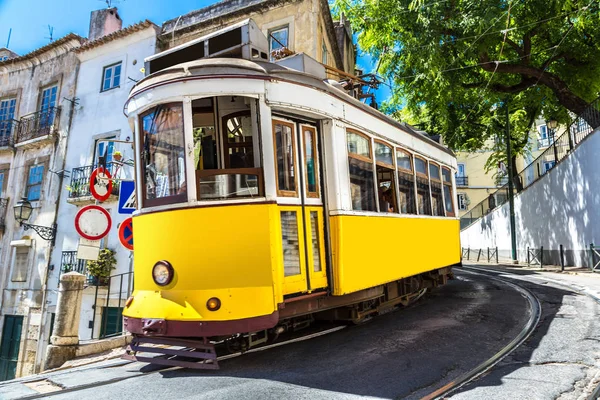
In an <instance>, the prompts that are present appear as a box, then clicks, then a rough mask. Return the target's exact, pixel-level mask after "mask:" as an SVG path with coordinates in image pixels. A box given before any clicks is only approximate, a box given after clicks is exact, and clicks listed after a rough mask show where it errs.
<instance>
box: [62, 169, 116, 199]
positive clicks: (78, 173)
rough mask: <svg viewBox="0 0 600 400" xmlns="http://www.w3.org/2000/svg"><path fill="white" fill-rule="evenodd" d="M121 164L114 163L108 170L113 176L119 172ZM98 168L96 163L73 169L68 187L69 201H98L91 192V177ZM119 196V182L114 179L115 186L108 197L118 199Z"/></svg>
mask: <svg viewBox="0 0 600 400" xmlns="http://www.w3.org/2000/svg"><path fill="white" fill-rule="evenodd" d="M118 168H119V165H117V164H112V165H111V166H110V167H109V168H108V170H109V172H110V173H111V176H113V177H114V176H115V175H116V174H117V173H118ZM94 169H96V166H95V165H86V166H85V167H78V168H73V170H72V171H71V183H70V184H69V186H68V187H67V190H69V196H68V198H67V202H68V203H71V204H76V205H81V204H91V203H94V202H95V201H96V199H94V197H93V196H92V193H91V192H90V177H91V175H92V172H93V171H94ZM118 197H119V184H118V181H116V180H113V186H112V191H111V195H110V197H109V198H108V201H110V200H116V199H117V198H118Z"/></svg>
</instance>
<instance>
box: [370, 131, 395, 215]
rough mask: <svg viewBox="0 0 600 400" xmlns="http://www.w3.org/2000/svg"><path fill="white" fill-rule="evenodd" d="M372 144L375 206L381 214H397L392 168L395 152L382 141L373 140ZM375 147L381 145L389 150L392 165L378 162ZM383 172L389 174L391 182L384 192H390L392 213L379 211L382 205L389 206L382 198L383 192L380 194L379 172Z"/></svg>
mask: <svg viewBox="0 0 600 400" xmlns="http://www.w3.org/2000/svg"><path fill="white" fill-rule="evenodd" d="M374 142H375V143H374V144H375V148H374V149H373V150H374V156H375V157H374V159H375V178H376V185H377V206H378V209H379V212H383V213H393V214H398V209H399V207H398V198H397V196H396V174H395V172H394V171H395V169H396V168H395V166H394V157H395V155H396V154H395V152H394V146H392V145H390V144H388V143H386V142H384V141H382V140H378V139H375V140H374ZM377 145H381V146H385V147H387V148H388V149H389V150H390V154H391V158H392V163H391V164H389V163H387V162H385V161H379V160H378V159H377ZM385 170H387V172H389V173H391V180H390V188H388V190H386V191H385V192H388V191H391V193H392V196H393V197H392V199H391V200H392V202H391V210H392V211H388V210H389V209H388V210H385V211H384V210H381V206H382V204H386V203H387V204H390V203H388V202H387V201H386V200H385V199H384V198H383V195H384V194H385V192H382V193H380V188H381V185H380V179H379V173H380V172H385Z"/></svg>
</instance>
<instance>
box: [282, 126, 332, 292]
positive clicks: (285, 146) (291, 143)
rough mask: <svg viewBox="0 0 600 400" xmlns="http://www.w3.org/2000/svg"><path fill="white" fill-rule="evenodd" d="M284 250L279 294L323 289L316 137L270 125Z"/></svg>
mask: <svg viewBox="0 0 600 400" xmlns="http://www.w3.org/2000/svg"><path fill="white" fill-rule="evenodd" d="M273 136H274V141H275V152H276V160H275V162H276V169H277V171H276V172H277V186H278V187H277V189H278V197H279V201H278V203H279V204H280V207H279V209H280V216H281V235H282V248H283V267H284V268H283V269H284V279H283V294H284V295H287V294H292V293H302V292H308V291H314V290H317V289H321V288H325V287H327V271H326V263H325V248H326V247H325V235H324V228H323V218H324V215H323V197H322V192H323V185H322V182H321V176H322V174H321V165H320V159H319V154H318V151H319V131H318V129H317V128H316V127H315V126H313V125H309V124H305V123H297V122H292V121H288V120H279V119H276V120H275V119H274V120H273Z"/></svg>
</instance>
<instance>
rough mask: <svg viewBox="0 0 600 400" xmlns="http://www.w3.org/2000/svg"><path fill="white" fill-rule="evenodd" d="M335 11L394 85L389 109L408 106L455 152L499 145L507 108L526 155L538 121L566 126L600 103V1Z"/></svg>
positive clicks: (346, 1)
mask: <svg viewBox="0 0 600 400" xmlns="http://www.w3.org/2000/svg"><path fill="white" fill-rule="evenodd" d="M334 9H336V11H337V12H343V13H344V14H345V15H346V17H347V18H348V19H349V20H350V21H351V23H352V26H353V28H354V30H355V31H356V32H358V43H359V46H360V47H361V49H363V50H364V51H366V52H368V53H369V54H371V55H372V56H373V57H375V58H376V59H378V60H379V63H380V67H379V73H380V74H382V75H384V76H385V77H387V78H389V79H391V80H392V81H393V82H394V85H393V95H392V98H391V100H390V101H389V102H388V104H386V105H384V107H387V110H393V109H394V107H396V106H397V105H399V104H405V105H406V107H407V108H408V110H409V112H410V113H411V114H412V116H413V118H415V119H416V120H418V121H419V122H420V125H421V127H422V128H423V129H426V130H427V131H428V132H430V133H432V134H441V135H442V136H443V137H444V140H445V142H446V143H447V144H448V145H449V146H450V147H452V148H454V149H459V150H474V149H479V148H481V147H482V146H483V145H484V143H485V142H486V141H487V140H488V139H490V138H493V137H495V136H497V135H503V134H504V131H505V129H506V126H505V121H506V105H507V104H508V105H509V110H510V124H511V126H510V128H511V139H512V141H513V146H514V148H515V150H516V152H517V153H519V152H523V151H524V149H525V148H526V145H527V138H528V134H529V129H530V126H531V124H532V123H533V121H534V119H535V118H536V117H538V116H539V115H544V117H545V118H546V119H549V118H552V119H556V120H557V121H559V122H560V123H562V124H567V123H569V121H570V120H571V119H572V114H575V115H578V114H581V112H582V111H583V110H584V109H585V107H586V105H587V103H589V102H590V101H592V100H594V99H595V98H596V97H597V96H598V94H599V93H600V12H599V1H598V0H592V1H591V2H590V0H441V1H440V0H335V2H334ZM496 61H498V62H496ZM404 113H405V114H406V110H404ZM497 150H498V151H499V152H501V151H502V149H500V148H498V149H497Z"/></svg>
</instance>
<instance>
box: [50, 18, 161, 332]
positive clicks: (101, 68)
mask: <svg viewBox="0 0 600 400" xmlns="http://www.w3.org/2000/svg"><path fill="white" fill-rule="evenodd" d="M120 22H121V20H120V18H119V15H118V13H117V10H116V9H114V8H112V9H105V10H99V11H94V12H93V13H92V18H91V21H90V38H89V41H88V42H86V43H85V44H83V45H82V46H81V47H79V48H78V49H77V50H76V51H75V52H76V53H77V57H78V58H79V60H80V67H79V73H78V85H77V90H76V93H75V97H77V102H78V103H77V106H76V107H75V113H74V116H73V121H72V129H71V134H70V136H69V142H68V150H67V155H66V167H65V169H66V170H67V171H69V172H70V176H69V178H65V184H64V185H63V187H62V195H61V200H60V204H59V215H58V227H59V228H58V234H57V239H56V247H55V249H54V251H53V253H52V263H53V264H54V265H55V268H54V270H53V271H52V273H51V274H50V278H49V285H54V286H53V287H56V286H57V285H58V282H59V278H60V274H61V273H63V272H64V271H69V270H76V271H78V272H81V273H83V274H86V273H87V271H86V261H85V260H78V259H77V248H78V243H79V240H80V236H79V235H78V234H77V232H76V231H75V229H74V220H75V215H76V214H77V212H78V211H79V210H80V209H81V207H82V206H84V205H87V204H93V203H94V202H95V199H94V198H93V197H92V196H91V194H90V192H89V182H90V174H91V172H92V170H93V169H95V168H96V166H97V165H98V163H99V156H105V157H106V166H107V168H108V169H109V171H110V172H111V173H112V175H113V177H116V178H117V179H118V180H133V167H131V166H128V165H127V163H126V161H130V162H132V160H133V134H132V130H131V128H130V126H129V124H128V121H127V118H126V117H125V116H124V114H123V105H124V104H125V101H126V100H127V96H128V94H129V90H130V89H131V87H132V86H133V84H134V83H135V81H137V80H139V79H141V78H142V77H143V76H144V73H143V70H142V68H143V67H144V58H145V57H148V56H149V55H152V54H154V52H155V44H156V35H157V33H158V32H159V28H158V27H157V26H156V25H154V24H153V23H152V22H150V21H147V20H146V21H143V22H140V23H138V24H135V25H133V26H130V27H128V28H124V29H120V28H121V24H120ZM115 29H116V30H115ZM111 139H113V140H115V142H113V141H111ZM117 141H127V142H130V143H131V144H126V143H119V142H117ZM117 151H119V152H120V153H121V155H122V157H123V159H122V160H121V163H119V162H118V161H117V160H116V158H118V157H117V156H116V152H117ZM123 161H125V163H124V164H123V163H122V162H123ZM113 183H114V185H113V190H112V193H113V194H112V195H111V196H110V197H109V198H108V200H106V201H105V202H103V203H102V204H101V206H102V207H104V208H105V209H107V211H108V212H109V214H110V216H111V219H112V228H111V230H110V232H109V233H108V235H107V236H106V237H105V238H104V239H102V243H101V247H102V248H107V249H111V250H114V251H115V257H116V265H115V266H116V269H114V270H113V271H112V272H111V275H112V276H117V277H116V278H112V279H111V282H110V288H109V287H108V286H107V282H106V281H105V282H98V281H97V280H95V279H94V278H93V277H91V276H89V275H88V280H87V283H86V288H85V289H84V295H83V304H82V308H81V320H80V329H79V337H80V340H83V341H85V340H89V339H97V338H98V337H100V336H105V335H110V334H113V333H117V332H121V331H122V328H121V324H122V318H121V314H120V310H121V307H123V305H124V303H125V301H126V299H127V291H128V289H130V288H131V285H132V281H131V278H132V277H133V275H132V274H131V271H132V265H133V264H132V260H131V259H130V254H131V252H130V251H129V250H127V249H126V248H124V247H123V246H122V245H121V244H120V241H119V238H118V228H119V225H120V223H121V222H122V221H123V220H124V219H126V218H127V217H129V216H130V215H124V214H119V213H118V195H119V185H118V181H115V182H113ZM121 278H122V280H121ZM107 291H110V301H109V302H108V303H107V302H106V294H107ZM119 297H121V303H120V304H119ZM51 300H52V301H53V303H52V304H55V302H56V298H55V297H53V298H52V299H51ZM96 303H98V304H97V306H96ZM106 306H108V308H107V307H106ZM92 328H93V329H92Z"/></svg>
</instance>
